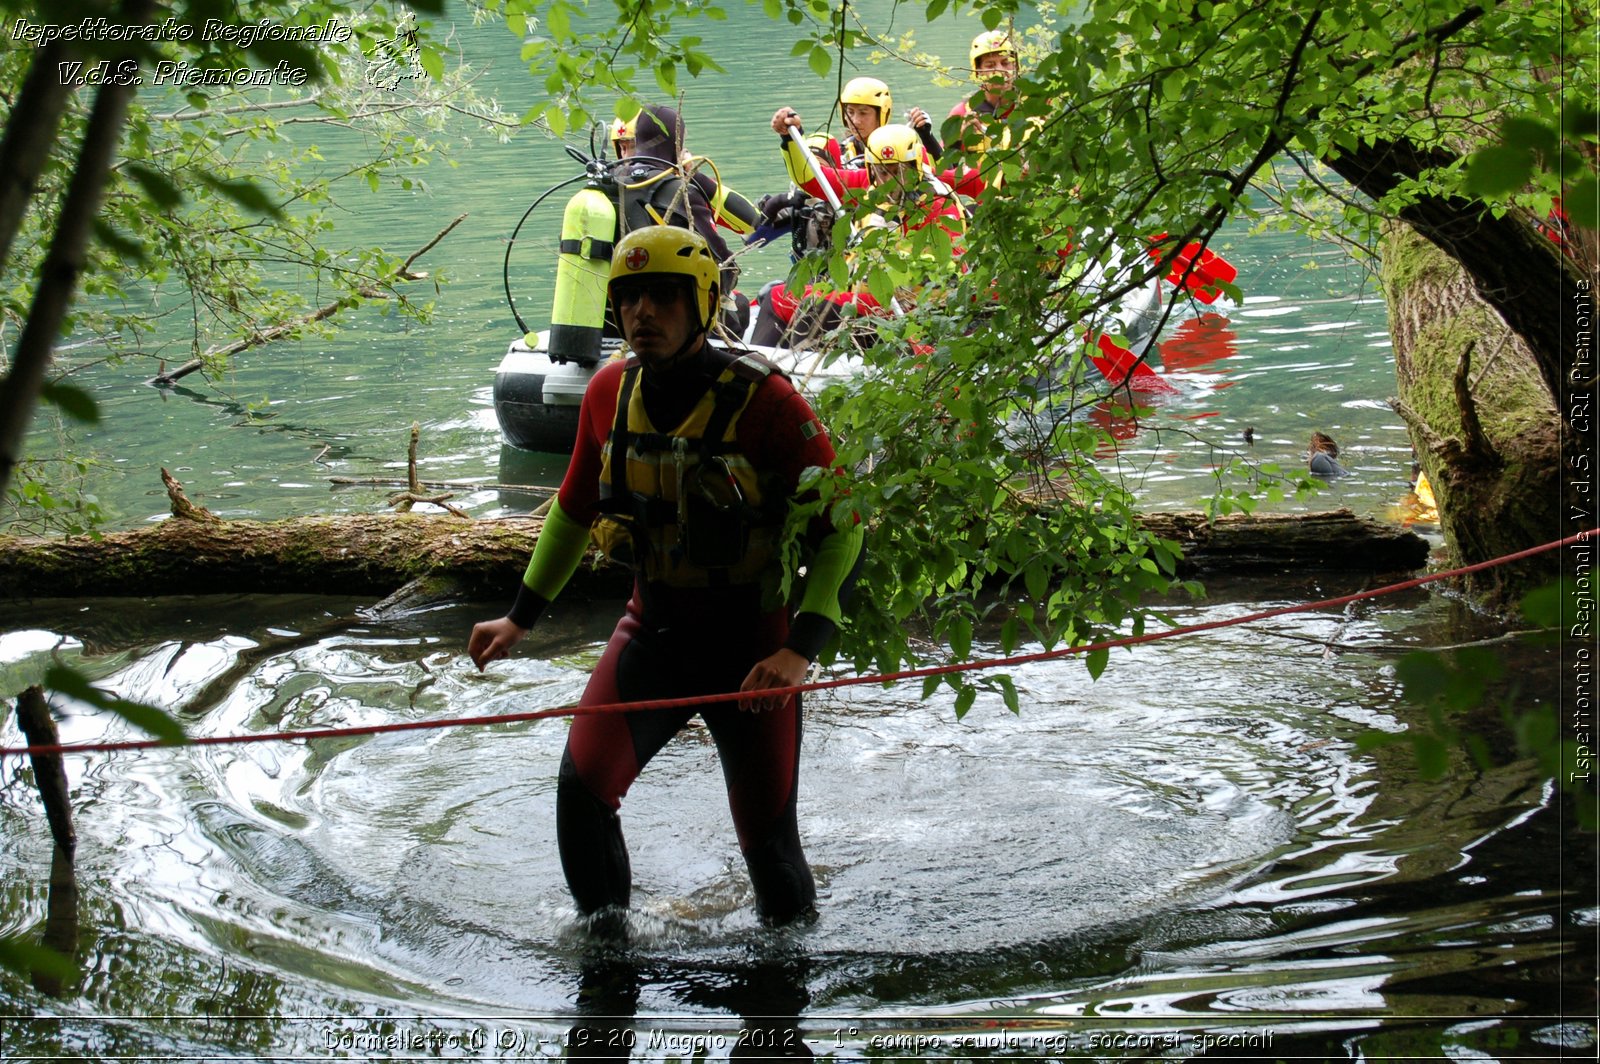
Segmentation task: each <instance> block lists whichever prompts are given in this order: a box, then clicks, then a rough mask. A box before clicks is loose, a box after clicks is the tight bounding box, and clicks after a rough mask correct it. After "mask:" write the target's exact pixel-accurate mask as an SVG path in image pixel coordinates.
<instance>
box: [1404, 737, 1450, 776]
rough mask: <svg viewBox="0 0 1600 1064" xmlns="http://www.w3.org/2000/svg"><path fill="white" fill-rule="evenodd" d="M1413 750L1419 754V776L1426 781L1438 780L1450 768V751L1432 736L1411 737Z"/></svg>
mask: <svg viewBox="0 0 1600 1064" xmlns="http://www.w3.org/2000/svg"><path fill="white" fill-rule="evenodd" d="M1411 748H1412V749H1413V750H1415V751H1416V754H1417V774H1418V775H1419V776H1421V777H1422V778H1423V779H1425V780H1436V779H1439V778H1440V777H1442V776H1443V775H1444V774H1445V773H1446V772H1447V771H1449V768H1450V749H1449V747H1447V746H1445V744H1444V743H1443V742H1442V741H1441V740H1439V739H1437V738H1435V737H1434V736H1432V735H1422V734H1417V735H1413V736H1412V737H1411Z"/></svg>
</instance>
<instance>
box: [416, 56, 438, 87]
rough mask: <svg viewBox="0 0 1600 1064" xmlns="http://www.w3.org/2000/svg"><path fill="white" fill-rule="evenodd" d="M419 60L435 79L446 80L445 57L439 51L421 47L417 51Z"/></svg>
mask: <svg viewBox="0 0 1600 1064" xmlns="http://www.w3.org/2000/svg"><path fill="white" fill-rule="evenodd" d="M417 61H418V62H419V63H421V64H422V69H423V70H426V71H427V72H428V76H429V77H430V78H432V79H433V80H434V81H443V80H444V57H443V56H442V55H440V54H439V53H438V52H437V51H435V50H434V49H432V48H423V49H420V50H419V51H418V52H417Z"/></svg>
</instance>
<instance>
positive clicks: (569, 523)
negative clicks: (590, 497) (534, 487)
mask: <svg viewBox="0 0 1600 1064" xmlns="http://www.w3.org/2000/svg"><path fill="white" fill-rule="evenodd" d="M588 549H589V529H588V526H586V525H581V524H579V523H578V522H577V521H574V520H573V519H572V518H570V517H568V516H567V512H566V511H565V510H563V509H562V508H561V503H560V501H559V500H556V501H555V502H553V503H552V504H551V506H550V513H549V514H548V515H546V517H545V519H544V527H543V528H542V529H540V530H539V540H538V542H536V543H535V544H534V545H533V557H532V558H530V559H528V568H527V571H526V572H524V573H523V574H522V584H521V585H520V586H519V587H518V588H517V600H516V601H515V602H514V603H512V605H511V610H510V612H509V613H507V614H506V616H508V617H510V618H511V620H512V621H514V622H515V623H516V624H517V626H518V627H520V628H532V627H533V622H534V621H537V620H538V619H539V615H540V614H541V613H543V612H544V608H545V607H546V606H548V605H549V604H550V603H551V602H552V601H554V600H555V597H556V596H557V595H558V594H560V593H561V589H562V588H564V587H566V586H567V581H568V580H571V579H572V574H573V573H575V572H577V571H578V566H579V565H580V564H582V562H583V556H584V554H585V553H586V552H587V551H588Z"/></svg>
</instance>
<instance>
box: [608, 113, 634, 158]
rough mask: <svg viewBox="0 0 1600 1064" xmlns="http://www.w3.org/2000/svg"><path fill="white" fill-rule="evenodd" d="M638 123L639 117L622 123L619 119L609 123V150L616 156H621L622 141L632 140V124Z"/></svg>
mask: <svg viewBox="0 0 1600 1064" xmlns="http://www.w3.org/2000/svg"><path fill="white" fill-rule="evenodd" d="M638 121H639V116H638V115H634V116H633V117H632V118H630V119H628V120H627V121H626V122H624V121H623V120H622V119H620V118H616V119H613V120H612V122H611V150H612V151H614V152H616V153H617V155H618V156H620V155H621V154H622V141H625V140H633V139H634V123H636V122H638Z"/></svg>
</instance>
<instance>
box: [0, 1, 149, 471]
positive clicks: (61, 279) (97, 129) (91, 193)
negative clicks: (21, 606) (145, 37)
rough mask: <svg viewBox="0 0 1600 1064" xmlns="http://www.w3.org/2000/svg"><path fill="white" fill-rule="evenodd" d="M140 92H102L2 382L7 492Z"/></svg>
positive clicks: (109, 88) (124, 14)
mask: <svg viewBox="0 0 1600 1064" xmlns="http://www.w3.org/2000/svg"><path fill="white" fill-rule="evenodd" d="M154 8H155V3H154V0H123V4H122V7H121V10H120V11H119V12H118V13H117V16H116V17H117V19H118V20H119V21H121V22H122V23H124V24H126V25H129V26H138V25H143V24H144V23H145V22H148V21H149V19H150V16H151V13H152V12H153V10H154ZM130 80H131V79H130ZM135 88H136V86H134V85H133V84H122V85H117V84H106V85H102V86H100V88H99V89H97V90H96V91H95V97H94V106H93V108H92V109H91V110H90V112H89V123H88V125H87V126H86V127H85V128H84V131H83V142H82V144H81V145H80V147H79V151H78V161H77V165H76V166H75V167H74V168H73V171H72V178H71V180H70V181H69V182H68V184H67V193H66V197H65V198H64V199H63V200H62V203H61V213H60V216H59V217H58V218H57V220H56V231H55V235H54V236H53V237H52V239H51V241H50V250H49V251H48V252H46V254H45V259H44V263H43V265H42V266H41V267H40V270H39V284H38V287H37V288H36V289H35V290H34V297H33V303H32V305H31V306H30V307H29V308H28V321H27V323H26V324H25V325H24V326H23V327H22V335H21V336H20V337H19V338H18V340H17V348H16V352H15V354H14V356H13V358H12V362H11V372H10V374H9V375H8V376H7V377H6V378H5V380H4V381H0V490H4V489H5V487H6V485H7V484H8V483H10V481H11V472H12V470H14V469H15V468H16V466H17V463H18V462H19V461H21V458H22V441H23V437H24V436H25V435H26V433H27V431H28V425H29V423H30V422H32V421H33V410H34V407H35V405H37V403H38V401H39V393H40V391H41V390H42V389H43V387H44V376H45V370H46V369H47V368H48V367H49V365H50V360H51V352H52V350H53V348H54V345H55V341H56V338H57V337H58V336H60V335H61V326H62V323H63V322H64V321H65V320H66V317H67V311H68V309H69V308H70V307H71V306H72V301H73V298H74V296H75V295H76V293H77V287H78V276H79V274H81V273H82V272H83V267H84V263H85V260H86V259H87V256H88V249H89V238H90V234H91V232H92V231H93V227H94V219H95V215H96V214H97V213H98V212H99V210H100V199H101V196H102V195H103V193H104V191H105V183H106V176H107V175H108V174H109V173H110V172H111V164H112V161H113V160H114V159H115V157H116V151H117V144H118V142H119V141H120V140H121V139H122V126H123V123H124V121H125V120H126V119H127V115H128V105H129V103H130V102H132V100H133V94H134V91H135Z"/></svg>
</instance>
